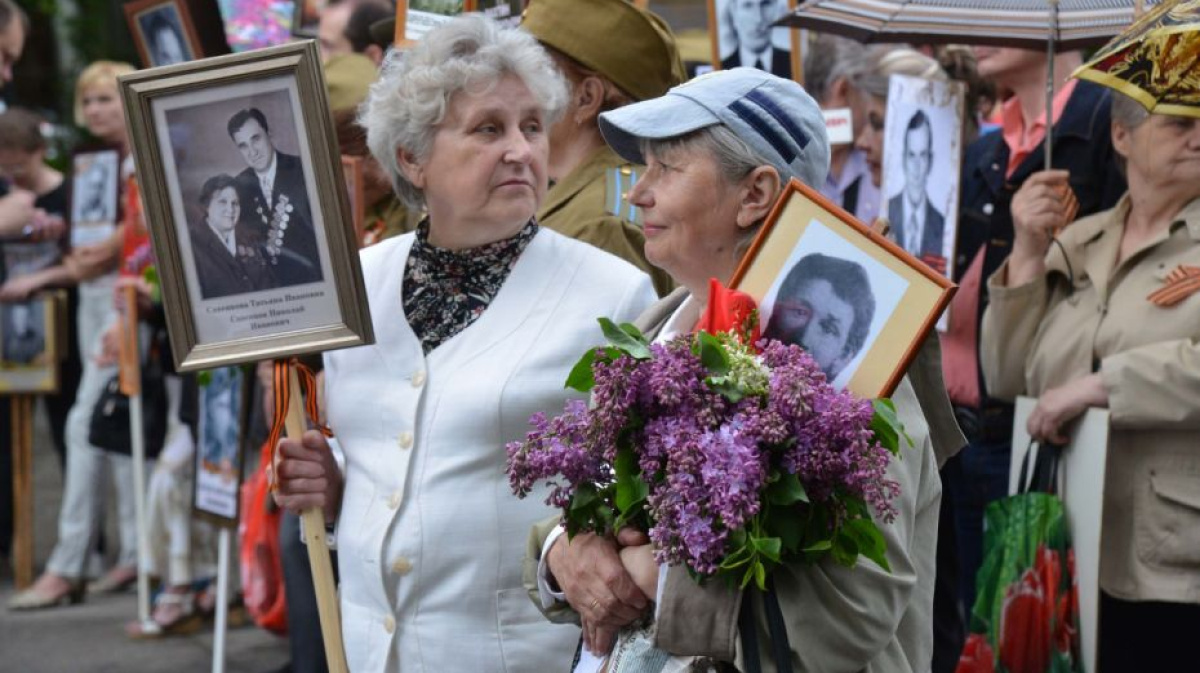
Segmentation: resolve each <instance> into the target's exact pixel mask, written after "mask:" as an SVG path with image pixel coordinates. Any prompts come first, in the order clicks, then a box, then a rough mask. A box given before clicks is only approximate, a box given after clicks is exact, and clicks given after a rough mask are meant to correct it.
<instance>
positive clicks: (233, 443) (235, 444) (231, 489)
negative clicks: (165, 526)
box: [192, 367, 247, 524]
mask: <svg viewBox="0 0 1200 673" xmlns="http://www.w3.org/2000/svg"><path fill="white" fill-rule="evenodd" d="M199 389H200V394H199V407H198V409H199V422H198V424H197V433H196V436H197V446H196V454H195V461H196V472H195V474H196V480H195V485H194V487H193V488H194V489H195V492H194V494H193V498H192V507H193V509H194V510H195V511H196V512H198V513H200V514H201V515H204V516H205V518H208V519H213V520H215V521H216V522H217V523H226V524H236V522H237V519H238V503H239V500H240V498H239V497H238V494H239V493H240V492H241V485H242V451H241V446H242V422H243V420H244V419H245V417H246V413H245V412H246V408H245V404H246V401H247V395H246V377H245V375H244V374H243V372H242V368H241V367H218V368H216V369H213V370H210V371H209V372H207V375H206V376H204V377H203V378H202V380H201V382H200V387H199Z"/></svg>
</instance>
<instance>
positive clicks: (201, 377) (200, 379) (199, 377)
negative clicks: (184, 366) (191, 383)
mask: <svg viewBox="0 0 1200 673" xmlns="http://www.w3.org/2000/svg"><path fill="white" fill-rule="evenodd" d="M210 383H212V370H211V369H205V370H204V371H202V372H199V373H197V374H196V384H197V385H199V386H200V387H201V388H207V387H208V384H210Z"/></svg>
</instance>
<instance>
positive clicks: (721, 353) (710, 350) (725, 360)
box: [694, 332, 729, 376]
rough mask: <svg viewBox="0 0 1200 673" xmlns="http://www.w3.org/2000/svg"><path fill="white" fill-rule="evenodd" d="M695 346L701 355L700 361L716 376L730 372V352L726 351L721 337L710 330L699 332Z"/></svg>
mask: <svg viewBox="0 0 1200 673" xmlns="http://www.w3.org/2000/svg"><path fill="white" fill-rule="evenodd" d="M694 348H695V349H698V352H697V353H696V354H697V355H699V356H700V362H701V364H703V365H704V368H705V369H707V370H708V371H710V372H712V373H713V374H714V375H715V376H724V375H726V374H728V373H729V353H727V352H725V346H724V345H723V344H722V343H721V340H720V339H718V338H717V337H715V336H713V335H711V334H709V333H708V332H697V333H696V343H695V346H694Z"/></svg>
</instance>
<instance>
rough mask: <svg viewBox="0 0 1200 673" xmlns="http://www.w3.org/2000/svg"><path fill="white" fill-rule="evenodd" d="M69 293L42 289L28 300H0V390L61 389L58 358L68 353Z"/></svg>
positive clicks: (32, 391)
mask: <svg viewBox="0 0 1200 673" xmlns="http://www.w3.org/2000/svg"><path fill="white" fill-rule="evenodd" d="M66 312H67V297H66V293H65V292H64V291H62V290H54V291H50V292H42V293H39V294H37V295H36V296H34V297H32V298H31V299H29V300H27V301H19V302H5V303H0V393H2V394H6V395H12V394H17V393H21V394H50V393H55V392H57V391H58V386H59V381H58V368H59V362H60V360H61V359H62V357H63V355H64V354H65V353H66V350H65V348H64V346H65V344H64V343H63V340H64V338H65V334H64V333H63V326H64V325H66V318H67V315H66Z"/></svg>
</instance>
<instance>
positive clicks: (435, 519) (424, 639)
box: [325, 228, 655, 673]
mask: <svg viewBox="0 0 1200 673" xmlns="http://www.w3.org/2000/svg"><path fill="white" fill-rule="evenodd" d="M413 240H414V238H413V235H412V234H408V235H405V236H401V237H399V238H397V239H393V240H390V241H385V242H383V243H381V244H379V245H376V246H373V247H371V248H368V249H367V250H365V251H363V253H362V268H363V275H364V276H365V279H366V287H367V297H368V300H369V302H370V307H371V316H372V320H373V321H374V326H375V336H376V340H377V341H376V343H375V345H373V346H367V347H361V348H354V349H350V350H343V351H335V352H330V353H327V354H326V355H325V372H326V374H325V376H326V379H325V385H326V390H327V391H328V396H327V398H328V403H327V409H328V419H329V424H330V426H331V427H332V429H333V432H334V434H335V435H336V436H337V438H338V441H339V443H340V445H341V447H342V449H343V451H344V452H345V457H346V488H345V495H344V496H343V500H342V507H341V513H340V515H339V519H338V529H337V549H338V562H339V565H340V571H341V588H340V593H341V608H342V630H343V637H344V640H345V646H346V655H347V659H348V661H349V664H350V668H351V670H353V671H355V672H356V673H360V672H364V671H403V672H404V673H410V672H418V671H424V672H428V673H449V672H453V671H469V672H472V673H475V672H486V671H509V672H516V671H529V672H531V673H541V672H542V671H553V670H565V669H566V668H567V667H568V666H569V665H570V661H571V655H572V652H573V648H574V647H575V644H576V642H577V640H578V637H579V630H578V629H577V628H576V627H574V626H570V625H557V624H551V623H549V622H546V621H545V619H543V618H542V615H541V614H540V613H539V612H538V611H537V609H536V608H535V607H534V605H533V604H532V603H531V602H530V600H529V596H528V594H527V593H526V591H525V589H524V588H523V586H522V584H521V563H522V559H523V556H524V544H525V537H526V534H527V533H528V531H529V528H530V526H532V525H533V523H534V522H536V521H538V520H540V519H543V518H545V517H546V516H547V515H548V514H550V513H551V512H550V510H549V508H548V507H547V506H546V505H545V504H544V503H543V502H542V501H543V498H544V495H545V494H544V493H538V492H535V493H533V494H531V495H530V496H529V497H528V498H526V499H525V500H518V499H517V498H516V497H515V496H513V495H512V493H511V491H510V489H509V486H508V479H507V475H506V474H505V472H504V464H505V451H504V445H505V443H506V442H509V441H512V440H516V439H520V438H522V437H524V436H525V434H526V433H527V432H528V431H529V425H528V419H529V416H530V415H531V414H533V413H534V412H536V411H545V412H547V413H548V414H551V415H553V414H557V413H559V412H561V411H562V407H563V403H564V402H565V401H566V399H567V397H568V391H567V390H565V389H564V387H563V382H564V380H565V379H566V376H567V373H568V372H569V371H570V368H571V366H572V365H573V364H574V363H575V361H576V360H578V358H579V357H580V356H581V355H582V354H583V352H584V351H585V350H586V349H587V348H588V347H590V346H593V345H597V344H600V343H602V340H603V337H602V335H601V333H600V328H599V325H598V324H597V322H596V318H598V317H601V316H605V317H609V318H612V319H614V320H616V321H618V322H620V321H629V320H632V319H633V318H634V317H636V316H637V315H638V314H639V313H640V312H641V311H642V310H643V309H645V308H646V307H648V306H649V305H650V304H651V303H653V302H654V300H655V296H654V291H653V288H652V286H651V283H650V279H649V278H648V277H647V276H646V275H645V274H643V273H642V272H641V271H639V270H637V269H636V268H634V267H633V266H631V265H630V264H628V263H626V262H624V261H621V260H620V259H618V258H616V257H614V256H612V255H609V254H608V253H605V252H602V251H600V250H598V249H596V248H593V247H591V246H589V245H587V244H584V243H580V242H578V241H574V240H572V239H569V238H566V237H564V236H561V235H559V234H556V233H555V232H553V231H550V230H548V229H545V228H543V229H541V230H540V231H539V232H538V233H537V235H536V236H535V237H534V238H533V240H532V241H531V242H530V243H529V246H528V247H527V248H526V249H525V251H524V253H522V255H521V258H520V259H519V260H518V261H517V263H516V265H515V266H514V267H513V270H512V272H511V274H510V275H509V277H508V280H507V281H505V283H504V285H503V287H502V288H501V289H500V292H499V293H498V294H497V295H496V297H495V299H494V300H493V301H492V303H491V305H490V306H489V307H488V309H487V310H486V311H485V312H484V313H483V315H482V316H480V318H479V319H478V320H477V321H476V322H475V323H474V324H472V325H471V326H470V327H468V328H467V329H465V330H463V332H461V333H460V334H458V335H456V336H455V337H453V338H452V339H450V340H448V341H446V342H445V343H443V344H442V345H441V346H439V347H438V348H437V349H435V350H434V351H433V352H432V353H430V354H429V356H428V357H425V356H423V354H422V352H421V346H420V343H419V342H418V340H417V337H416V335H414V334H413V332H412V330H411V329H410V328H409V326H408V322H407V320H406V319H405V316H404V312H403V308H402V302H401V292H400V291H401V283H402V280H403V275H404V274H403V271H404V266H405V261H406V260H407V259H408V253H409V250H410V248H411V247H412V243H413Z"/></svg>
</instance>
